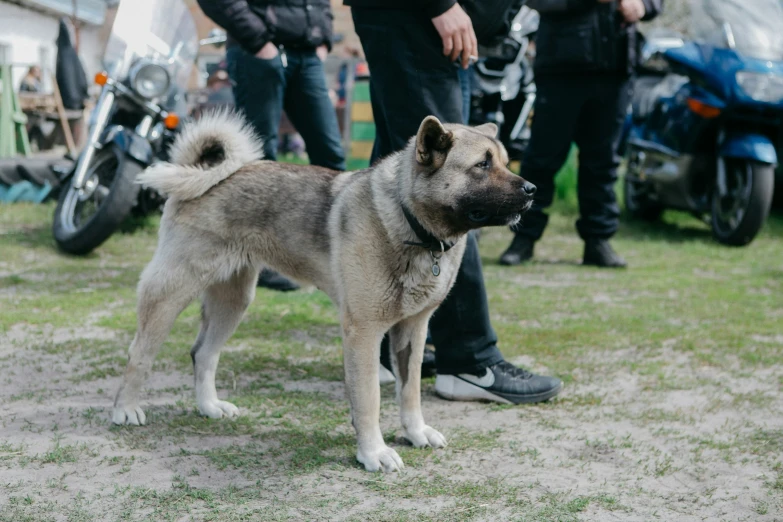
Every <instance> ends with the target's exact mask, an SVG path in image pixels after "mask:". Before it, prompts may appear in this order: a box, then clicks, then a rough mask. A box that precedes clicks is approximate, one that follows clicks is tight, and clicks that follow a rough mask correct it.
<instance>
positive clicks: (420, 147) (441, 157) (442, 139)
mask: <svg viewBox="0 0 783 522" xmlns="http://www.w3.org/2000/svg"><path fill="white" fill-rule="evenodd" d="M453 143H454V134H452V133H451V132H450V131H447V130H446V129H445V128H444V127H443V124H442V123H441V122H440V120H438V118H436V117H435V116H427V117H426V118H424V121H423V122H421V126H420V127H419V132H417V133H416V161H417V162H419V165H424V166H427V167H434V168H440V167H441V165H443V163H444V162H445V161H446V156H447V155H448V153H449V149H450V148H451V145H452V144H453Z"/></svg>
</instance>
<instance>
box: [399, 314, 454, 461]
mask: <svg viewBox="0 0 783 522" xmlns="http://www.w3.org/2000/svg"><path fill="white" fill-rule="evenodd" d="M431 315H432V310H429V311H426V312H422V313H420V314H419V315H417V316H414V317H409V318H408V319H405V320H404V321H400V322H399V323H397V324H396V325H394V326H393V327H392V329H391V330H390V331H389V341H390V343H391V344H390V346H391V353H392V357H391V360H392V367H393V368H394V374H395V376H396V377H397V384H396V386H397V402H398V403H399V405H400V420H401V421H402V429H403V434H404V437H405V438H406V439H407V440H408V441H410V443H411V444H413V445H414V446H415V447H417V448H424V447H427V446H432V447H433V448H442V447H444V446H445V445H446V438H445V437H444V436H443V435H441V434H440V432H438V431H437V430H435V429H433V428H431V427H430V426H427V424H425V422H424V416H423V415H422V413H421V361H422V358H423V357H424V344H425V342H426V339H427V323H428V322H429V318H430V316H431Z"/></svg>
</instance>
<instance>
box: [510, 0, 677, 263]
mask: <svg viewBox="0 0 783 522" xmlns="http://www.w3.org/2000/svg"><path fill="white" fill-rule="evenodd" d="M526 5H527V6H528V7H530V8H531V9H536V10H538V11H539V13H540V14H541V22H540V25H539V29H538V36H537V37H536V60H535V64H534V70H535V75H536V87H537V90H538V95H537V98H536V103H535V107H534V117H533V124H532V128H531V139H530V145H529V147H528V149H527V151H526V152H525V155H524V158H523V161H522V170H521V172H522V174H523V175H524V177H525V179H527V180H528V181H530V182H531V183H533V184H535V185H536V186H537V187H538V190H537V191H536V195H535V204H534V205H533V208H532V209H531V210H530V211H528V213H527V214H526V215H525V218H524V222H523V223H521V224H520V225H518V226H517V228H516V235H515V237H514V240H513V242H512V243H511V246H509V248H508V249H507V250H506V251H505V253H503V255H502V256H501V258H500V263H501V264H503V265H517V264H520V263H522V262H525V261H528V260H530V259H532V258H533V247H534V245H535V242H536V241H538V240H539V239H540V238H541V236H542V234H543V233H544V229H545V228H546V225H547V221H548V216H547V215H546V214H545V213H544V209H546V208H547V207H549V206H550V205H551V204H552V200H553V197H554V192H555V183H554V179H555V174H557V172H558V171H559V170H560V168H561V167H562V166H563V164H564V163H565V161H566V159H567V158H568V153H569V151H570V149H571V142H576V145H577V147H578V148H579V173H578V181H577V195H578V200H579V213H580V217H579V220H578V221H577V222H576V229H577V231H578V233H579V236H580V237H581V238H582V239H583V240H584V242H585V247H584V256H583V260H582V263H583V264H584V265H593V266H600V267H612V268H622V267H625V266H626V262H625V260H624V259H623V258H622V257H620V256H619V255H618V254H617V253H616V252H615V251H614V250H613V249H612V247H611V245H610V244H609V239H610V238H611V237H612V236H613V235H614V234H615V232H616V231H617V226H618V221H619V216H620V209H619V207H618V205H617V198H616V195H615V182H616V181H617V166H618V164H619V158H618V157H617V155H616V148H617V142H618V140H619V135H620V131H621V129H622V122H623V120H624V118H625V115H626V111H627V109H628V104H629V102H630V97H631V88H632V87H631V82H630V77H631V75H632V74H633V71H634V69H635V66H636V64H637V58H638V49H639V48H640V44H641V42H640V39H641V37H640V35H639V34H638V33H637V30H636V23H637V22H639V21H647V20H652V19H653V18H655V17H656V16H658V14H660V13H661V11H662V8H663V0H529V1H528V2H527V4H526Z"/></svg>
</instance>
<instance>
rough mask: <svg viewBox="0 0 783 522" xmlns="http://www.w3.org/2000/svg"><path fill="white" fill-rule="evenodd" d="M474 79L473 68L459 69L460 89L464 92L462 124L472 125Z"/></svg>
mask: <svg viewBox="0 0 783 522" xmlns="http://www.w3.org/2000/svg"><path fill="white" fill-rule="evenodd" d="M472 78H473V66H472V65H470V66H468V68H467V69H463V68H462V67H460V68H459V88H460V90H461V91H462V123H464V124H465V125H468V124H469V123H470V91H471V80H472Z"/></svg>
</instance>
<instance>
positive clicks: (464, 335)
mask: <svg viewBox="0 0 783 522" xmlns="http://www.w3.org/2000/svg"><path fill="white" fill-rule="evenodd" d="M352 13H353V21H354V25H355V26H356V32H357V34H358V35H359V39H360V40H361V42H362V47H363V48H364V53H365V56H366V57H367V62H368V64H369V67H370V97H371V101H372V110H373V117H374V119H375V127H376V131H375V132H376V136H375V145H374V148H373V154H372V161H375V160H377V159H378V158H382V157H383V156H386V155H388V154H390V153H392V152H395V151H398V150H400V149H402V148H404V147H405V146H406V145H407V143H408V140H409V139H410V138H411V137H412V136H415V135H416V132H417V131H418V129H419V125H420V124H421V122H422V120H423V119H424V118H425V117H426V116H428V115H430V114H432V115H435V116H436V117H437V118H438V119H440V120H441V121H443V122H446V123H461V122H462V94H461V90H460V82H459V76H458V68H457V66H456V65H454V64H453V63H451V62H450V61H449V59H448V58H447V57H445V56H443V54H442V49H443V46H442V44H441V39H440V37H439V36H438V33H437V31H436V30H435V27H434V26H433V25H432V22H431V21H430V20H429V19H428V18H427V17H426V15H424V13H423V12H417V11H405V10H396V9H357V8H353V9H352ZM430 333H431V335H432V341H433V343H434V344H435V348H436V350H437V357H436V361H437V363H436V364H437V371H438V373H441V374H455V373H471V372H474V373H475V372H479V371H481V370H482V369H483V368H486V367H488V366H491V365H493V364H496V363H498V362H500V361H502V360H503V356H502V355H501V354H500V351H499V350H498V349H497V335H496V334H495V332H494V330H493V329H492V325H491V324H490V321H489V306H488V303H487V295H486V289H485V287H484V276H483V275H482V271H481V258H480V257H479V251H478V244H477V243H476V239H475V237H474V236H473V235H472V234H471V235H469V237H468V245H467V249H466V250H465V256H464V257H463V259H462V265H461V267H460V271H459V273H458V274H457V280H456V282H455V284H454V288H453V289H452V290H451V293H450V294H449V296H448V297H447V298H446V300H445V301H444V302H443V303H442V304H441V306H440V308H438V310H437V311H436V312H435V314H434V315H433V317H432V319H431V320H430ZM381 349H382V350H383V351H385V352H386V353H388V350H389V348H388V338H387V339H384V343H383V345H382V346H381Z"/></svg>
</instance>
